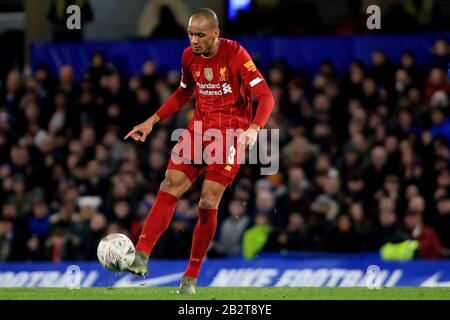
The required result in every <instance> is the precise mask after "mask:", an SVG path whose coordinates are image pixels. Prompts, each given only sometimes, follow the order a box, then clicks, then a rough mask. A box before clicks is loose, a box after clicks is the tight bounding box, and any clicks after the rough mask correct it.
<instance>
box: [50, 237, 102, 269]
mask: <svg viewBox="0 0 450 320" xmlns="http://www.w3.org/2000/svg"><path fill="white" fill-rule="evenodd" d="M44 255H45V256H44V258H45V260H47V261H51V262H53V263H60V262H63V261H74V260H80V259H81V256H80V254H79V252H78V249H77V248H76V244H75V243H74V240H73V239H72V238H71V236H70V234H69V232H68V231H67V230H65V229H55V230H53V232H52V234H51V235H50V237H49V239H48V241H47V242H46V244H45V253H44ZM95 256H96V255H95ZM89 258H90V259H93V258H94V257H92V256H90V257H89Z"/></svg>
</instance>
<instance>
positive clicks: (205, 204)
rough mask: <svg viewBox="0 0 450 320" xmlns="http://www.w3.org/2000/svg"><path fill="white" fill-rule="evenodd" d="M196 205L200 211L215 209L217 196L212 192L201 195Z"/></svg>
mask: <svg viewBox="0 0 450 320" xmlns="http://www.w3.org/2000/svg"><path fill="white" fill-rule="evenodd" d="M198 205H199V207H200V208H202V209H215V208H217V206H218V203H217V196H216V195H215V194H214V193H212V192H205V193H202V195H201V196H200V201H199V203H198Z"/></svg>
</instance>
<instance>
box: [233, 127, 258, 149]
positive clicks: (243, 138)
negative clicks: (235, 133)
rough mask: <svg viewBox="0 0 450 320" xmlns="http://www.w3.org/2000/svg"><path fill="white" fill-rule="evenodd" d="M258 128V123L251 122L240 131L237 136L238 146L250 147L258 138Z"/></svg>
mask: <svg viewBox="0 0 450 320" xmlns="http://www.w3.org/2000/svg"><path fill="white" fill-rule="evenodd" d="M259 129H260V127H259V126H258V125H256V124H251V125H250V127H249V128H248V129H247V130H245V131H244V132H242V133H241V135H240V136H239V138H238V144H239V147H244V149H246V148H247V147H248V148H249V149H251V148H252V147H253V145H254V144H255V142H256V139H257V138H258V133H259Z"/></svg>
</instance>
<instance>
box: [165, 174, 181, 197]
mask: <svg viewBox="0 0 450 320" xmlns="http://www.w3.org/2000/svg"><path fill="white" fill-rule="evenodd" d="M181 187H182V183H180V181H178V180H176V179H174V178H173V177H171V176H170V175H168V176H167V177H166V178H165V179H164V180H163V182H161V186H160V190H162V191H165V192H169V193H171V194H174V195H176V196H177V197H179V194H180V193H181Z"/></svg>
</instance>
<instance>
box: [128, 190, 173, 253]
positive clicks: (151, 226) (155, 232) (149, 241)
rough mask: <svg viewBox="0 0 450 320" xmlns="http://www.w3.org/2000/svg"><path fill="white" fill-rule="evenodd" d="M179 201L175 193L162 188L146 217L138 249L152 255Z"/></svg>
mask: <svg viewBox="0 0 450 320" xmlns="http://www.w3.org/2000/svg"><path fill="white" fill-rule="evenodd" d="M177 202H178V198H177V197H175V196H174V195H172V194H170V193H167V192H164V191H161V190H160V191H159V192H158V194H157V195H156V199H155V203H154V204H153V206H152V208H151V210H150V212H149V213H148V215H147V218H146V219H145V224H144V227H143V229H142V232H141V235H140V236H139V242H138V244H137V245H136V250H139V251H143V252H145V253H147V254H148V255H150V253H151V252H152V250H153V247H154V246H155V244H156V242H157V241H158V239H159V237H161V235H162V234H163V232H164V231H166V229H167V227H168V226H169V224H170V221H171V220H172V217H173V213H174V211H175V207H176V206H177Z"/></svg>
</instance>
